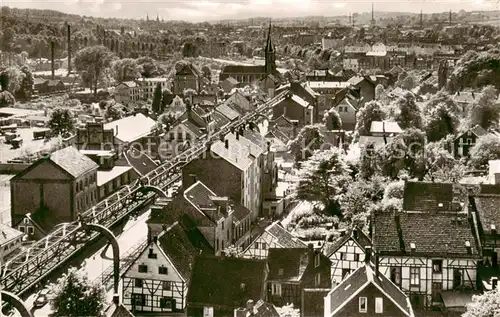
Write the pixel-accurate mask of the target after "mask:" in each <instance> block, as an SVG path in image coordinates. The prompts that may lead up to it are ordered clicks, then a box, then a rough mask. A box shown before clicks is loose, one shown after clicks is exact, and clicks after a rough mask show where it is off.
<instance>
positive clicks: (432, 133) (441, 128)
mask: <svg viewBox="0 0 500 317" xmlns="http://www.w3.org/2000/svg"><path fill="white" fill-rule="evenodd" d="M458 124H459V121H458V116H456V114H455V113H454V112H453V111H450V107H448V106H447V105H446V104H445V103H444V102H443V103H439V104H438V105H437V106H436V107H435V108H434V109H433V110H432V111H431V113H430V114H429V116H428V118H427V125H426V128H425V132H426V134H427V139H428V140H429V141H430V142H435V141H439V140H441V139H443V138H445V137H446V136H447V135H450V134H455V132H456V131H457V128H458Z"/></svg>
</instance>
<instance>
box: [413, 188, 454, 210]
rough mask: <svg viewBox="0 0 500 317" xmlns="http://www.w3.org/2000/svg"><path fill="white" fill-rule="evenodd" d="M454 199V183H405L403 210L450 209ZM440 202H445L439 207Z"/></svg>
mask: <svg viewBox="0 0 500 317" xmlns="http://www.w3.org/2000/svg"><path fill="white" fill-rule="evenodd" d="M452 201H453V184H452V183H428V182H406V183H405V187H404V195H403V210H405V211H440V210H441V211H442V210H450V204H451V202H452ZM439 204H443V207H439Z"/></svg>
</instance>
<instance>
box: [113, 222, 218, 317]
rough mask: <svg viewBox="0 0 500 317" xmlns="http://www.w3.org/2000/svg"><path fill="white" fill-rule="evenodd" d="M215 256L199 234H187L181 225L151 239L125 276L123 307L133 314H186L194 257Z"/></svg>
mask: <svg viewBox="0 0 500 317" xmlns="http://www.w3.org/2000/svg"><path fill="white" fill-rule="evenodd" d="M212 252H213V250H212V249H211V248H210V244H209V243H208V242H207V241H206V240H205V239H204V237H203V236H202V235H201V233H200V232H199V231H198V230H191V229H189V230H188V229H186V228H185V227H183V225H182V224H180V223H179V222H175V223H173V224H172V225H170V226H168V227H167V228H166V229H165V230H164V231H162V232H161V233H160V234H159V235H158V236H154V237H149V241H148V244H147V245H146V246H145V247H144V250H142V252H141V253H140V254H139V255H138V257H137V258H136V259H134V261H133V262H132V264H131V265H130V267H129V268H128V269H127V270H126V271H125V273H124V274H123V275H122V281H123V289H122V298H123V304H124V306H125V307H126V308H127V309H129V310H130V311H132V312H134V313H135V312H142V313H147V312H155V313H168V312H182V311H184V310H185V308H186V298H187V292H188V287H189V282H190V280H191V269H192V267H193V265H194V260H195V257H196V256H197V255H198V254H200V253H208V254H210V253H212Z"/></svg>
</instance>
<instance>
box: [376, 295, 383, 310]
mask: <svg viewBox="0 0 500 317" xmlns="http://www.w3.org/2000/svg"><path fill="white" fill-rule="evenodd" d="M383 312H384V299H383V298H382V297H375V313H376V314H382V313H383Z"/></svg>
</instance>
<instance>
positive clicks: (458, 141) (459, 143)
mask: <svg viewBox="0 0 500 317" xmlns="http://www.w3.org/2000/svg"><path fill="white" fill-rule="evenodd" d="M486 134H488V132H487V131H486V130H484V129H483V128H482V127H481V126H480V125H475V126H474V127H472V128H469V129H467V130H466V131H464V132H463V133H462V134H459V135H458V136H456V137H455V139H454V140H453V154H454V156H455V157H456V158H461V157H469V155H470V153H469V152H470V149H471V148H472V147H473V146H474V145H476V142H477V140H478V139H479V138H480V137H482V136H485V135H486Z"/></svg>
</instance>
